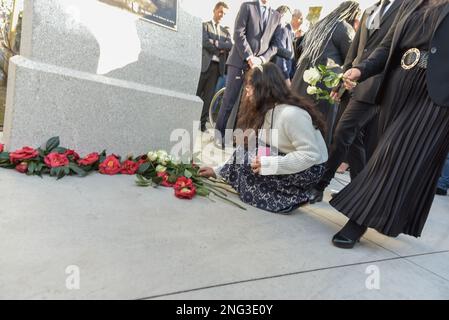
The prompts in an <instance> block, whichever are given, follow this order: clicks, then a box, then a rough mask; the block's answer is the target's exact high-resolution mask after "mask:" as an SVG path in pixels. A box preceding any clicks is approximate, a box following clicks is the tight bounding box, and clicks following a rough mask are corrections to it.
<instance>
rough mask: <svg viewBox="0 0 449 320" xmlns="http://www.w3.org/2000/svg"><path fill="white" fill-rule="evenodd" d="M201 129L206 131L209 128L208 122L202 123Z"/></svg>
mask: <svg viewBox="0 0 449 320" xmlns="http://www.w3.org/2000/svg"><path fill="white" fill-rule="evenodd" d="M200 129H201V132H205V131H206V130H207V128H206V124H205V123H202V124H201V128H200Z"/></svg>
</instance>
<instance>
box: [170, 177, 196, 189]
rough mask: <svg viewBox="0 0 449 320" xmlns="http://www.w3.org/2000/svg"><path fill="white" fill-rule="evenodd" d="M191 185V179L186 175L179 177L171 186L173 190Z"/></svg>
mask: <svg viewBox="0 0 449 320" xmlns="http://www.w3.org/2000/svg"><path fill="white" fill-rule="evenodd" d="M190 187H193V181H192V180H191V179H187V178H186V177H180V178H178V180H176V183H175V185H174V186H173V188H175V190H181V189H183V188H190Z"/></svg>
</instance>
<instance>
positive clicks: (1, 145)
mask: <svg viewBox="0 0 449 320" xmlns="http://www.w3.org/2000/svg"><path fill="white" fill-rule="evenodd" d="M4 149H5V145H4V144H1V143H0V152H3V150H4Z"/></svg>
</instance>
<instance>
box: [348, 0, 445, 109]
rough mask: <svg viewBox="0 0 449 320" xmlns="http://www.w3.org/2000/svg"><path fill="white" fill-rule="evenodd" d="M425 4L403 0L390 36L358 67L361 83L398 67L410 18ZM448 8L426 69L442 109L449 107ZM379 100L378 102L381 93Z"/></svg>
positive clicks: (430, 87) (431, 91)
mask: <svg viewBox="0 0 449 320" xmlns="http://www.w3.org/2000/svg"><path fill="white" fill-rule="evenodd" d="M423 1H424V0H404V2H403V4H402V6H401V8H400V9H399V12H398V14H397V17H396V19H395V22H394V23H393V26H392V28H391V29H390V32H389V33H388V34H387V35H386V37H385V39H384V40H383V41H382V43H381V45H380V46H379V47H378V48H377V49H376V50H375V51H374V52H373V53H372V54H371V55H370V56H369V58H368V59H366V60H364V61H363V62H361V63H360V64H358V65H356V66H355V67H356V68H358V69H360V71H361V72H362V77H361V79H360V81H363V80H366V79H367V78H370V77H372V76H374V75H376V74H379V73H382V72H384V75H385V74H388V71H389V70H390V69H392V68H394V67H395V64H394V62H395V60H396V59H395V57H396V56H398V55H400V54H402V52H399V48H398V46H399V41H400V39H401V36H402V33H403V30H404V27H405V23H406V21H407V18H408V17H409V16H410V15H411V14H412V13H413V12H414V11H415V10H416V9H417V8H418V7H419V6H420V5H421V4H422V3H423ZM448 35H449V4H446V5H445V6H444V7H443V8H442V10H441V12H440V15H439V20H438V23H437V27H436V29H435V31H434V34H433V37H432V40H431V44H430V47H429V55H430V56H429V61H428V66H427V90H428V92H429V96H430V98H431V99H432V101H433V102H434V103H436V104H437V105H440V106H443V107H449V64H448V63H447V62H448V58H449V41H448ZM383 80H384V79H382V81H381V82H382V84H384V83H385V81H383ZM385 89H386V88H385V86H382V87H381V90H380V92H379V93H380V94H379V95H378V97H377V102H379V100H380V98H381V96H382V91H383V90H385Z"/></svg>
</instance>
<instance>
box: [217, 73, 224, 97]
mask: <svg viewBox="0 0 449 320" xmlns="http://www.w3.org/2000/svg"><path fill="white" fill-rule="evenodd" d="M225 85H226V75H224V76H220V77H218V80H217V85H216V87H215V93H217V92H218V91H220V90H221V89H223V88H224V87H225Z"/></svg>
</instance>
